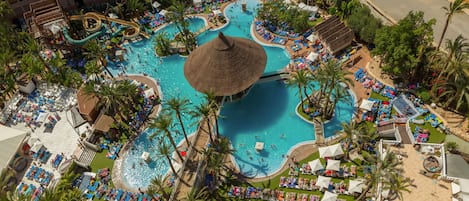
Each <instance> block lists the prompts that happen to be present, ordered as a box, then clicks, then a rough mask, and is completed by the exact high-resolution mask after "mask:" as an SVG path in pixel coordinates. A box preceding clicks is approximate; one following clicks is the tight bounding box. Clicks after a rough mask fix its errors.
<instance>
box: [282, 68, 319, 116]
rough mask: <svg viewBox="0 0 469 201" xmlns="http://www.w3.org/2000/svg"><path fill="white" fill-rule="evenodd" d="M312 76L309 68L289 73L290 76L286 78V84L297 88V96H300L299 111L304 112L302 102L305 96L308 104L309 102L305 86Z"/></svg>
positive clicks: (308, 84)
mask: <svg viewBox="0 0 469 201" xmlns="http://www.w3.org/2000/svg"><path fill="white" fill-rule="evenodd" d="M312 80H313V79H312V76H311V73H310V71H309V70H306V69H300V70H298V71H297V72H293V73H291V77H290V79H289V80H288V85H289V86H293V87H297V88H298V96H299V98H300V107H301V111H303V112H305V107H304V102H305V98H303V97H306V99H307V101H308V106H309V105H310V104H311V102H312V101H311V99H310V96H309V95H308V92H307V88H308V87H309V86H310V84H311V82H312ZM303 95H304V96H303Z"/></svg>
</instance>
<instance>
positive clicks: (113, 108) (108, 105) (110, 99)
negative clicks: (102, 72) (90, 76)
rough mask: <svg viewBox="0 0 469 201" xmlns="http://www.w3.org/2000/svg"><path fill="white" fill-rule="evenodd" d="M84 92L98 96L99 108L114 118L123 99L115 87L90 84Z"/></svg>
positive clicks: (87, 84)
mask: <svg viewBox="0 0 469 201" xmlns="http://www.w3.org/2000/svg"><path fill="white" fill-rule="evenodd" d="M83 90H84V91H85V93H86V94H88V95H94V96H96V97H97V98H98V99H99V101H98V104H97V108H100V109H101V111H102V112H104V113H105V114H108V115H110V116H114V114H116V112H117V108H119V106H120V105H121V100H122V99H121V97H120V96H119V95H118V93H117V91H116V90H115V89H114V87H112V86H110V85H107V84H103V85H96V83H94V82H88V83H86V85H85V87H84V88H83Z"/></svg>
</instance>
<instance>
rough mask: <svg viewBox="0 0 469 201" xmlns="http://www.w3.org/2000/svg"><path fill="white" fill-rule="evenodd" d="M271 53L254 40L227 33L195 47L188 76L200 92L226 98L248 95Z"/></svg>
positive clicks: (185, 71) (187, 67)
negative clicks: (268, 54) (230, 35)
mask: <svg viewBox="0 0 469 201" xmlns="http://www.w3.org/2000/svg"><path fill="white" fill-rule="evenodd" d="M266 63H267V54H266V53H265V50H264V48H263V47H262V46H261V45H259V44H257V43H256V42H254V41H252V40H248V39H245V38H239V37H229V36H225V35H224V34H223V33H222V32H219V33H218V37H216V38H215V39H213V40H212V41H210V42H208V43H205V44H203V45H202V46H200V47H198V48H197V49H195V50H194V51H193V52H191V54H190V55H189V57H188V58H187V60H186V63H185V64H184V76H185V77H186V79H187V81H188V82H189V84H190V85H191V86H192V87H193V88H194V89H196V90H197V91H200V92H212V93H213V94H214V95H215V96H216V97H217V98H219V99H221V98H223V97H226V99H225V101H233V100H238V99H240V98H242V97H244V96H245V95H246V94H247V93H248V92H249V89H251V87H252V85H253V84H254V83H256V82H257V81H258V80H259V78H260V77H261V76H262V74H263V73H264V69H265V64H266Z"/></svg>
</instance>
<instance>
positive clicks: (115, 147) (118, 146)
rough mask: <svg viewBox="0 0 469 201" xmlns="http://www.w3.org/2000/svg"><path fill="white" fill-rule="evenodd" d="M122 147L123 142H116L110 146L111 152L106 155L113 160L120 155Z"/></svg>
mask: <svg viewBox="0 0 469 201" xmlns="http://www.w3.org/2000/svg"><path fill="white" fill-rule="evenodd" d="M121 148H122V144H116V145H112V146H111V147H109V152H108V153H107V154H106V157H107V158H109V159H112V160H115V159H116V158H117V156H118V155H119V152H120V150H121Z"/></svg>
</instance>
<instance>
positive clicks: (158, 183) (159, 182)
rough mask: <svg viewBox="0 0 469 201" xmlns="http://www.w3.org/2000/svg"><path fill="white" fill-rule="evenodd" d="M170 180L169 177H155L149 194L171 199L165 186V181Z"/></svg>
mask: <svg viewBox="0 0 469 201" xmlns="http://www.w3.org/2000/svg"><path fill="white" fill-rule="evenodd" d="M163 151H164V150H163ZM163 153H164V152H163ZM168 178H169V176H163V175H158V176H156V177H154V178H153V179H151V181H150V185H149V186H148V188H147V194H148V195H156V194H160V195H162V196H163V197H164V198H165V199H169V196H170V192H169V191H168V188H166V186H165V181H166V180H167V179H168Z"/></svg>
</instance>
